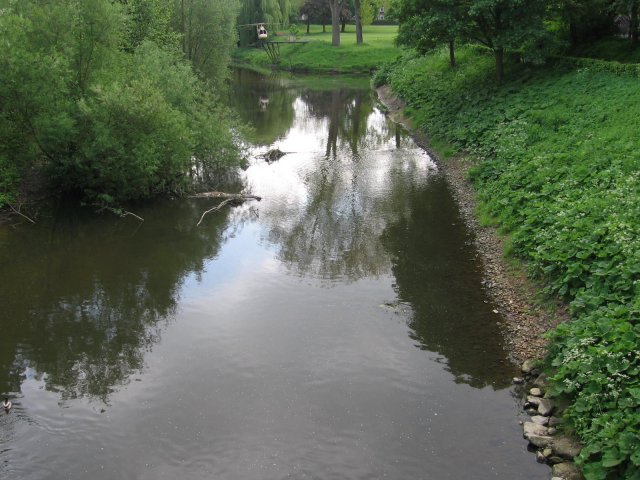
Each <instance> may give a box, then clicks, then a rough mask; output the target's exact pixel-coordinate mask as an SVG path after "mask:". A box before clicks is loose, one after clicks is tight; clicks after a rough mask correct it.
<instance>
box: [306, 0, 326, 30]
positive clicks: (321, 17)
mask: <svg viewBox="0 0 640 480" xmlns="http://www.w3.org/2000/svg"><path fill="white" fill-rule="evenodd" d="M300 13H301V14H303V15H306V18H307V20H306V23H307V33H309V25H310V23H311V21H312V20H313V21H314V22H318V23H321V24H322V31H323V32H324V31H326V29H325V26H326V24H327V21H328V20H330V19H331V10H330V9H329V2H328V0H306V1H305V2H304V3H303V4H302V7H300Z"/></svg>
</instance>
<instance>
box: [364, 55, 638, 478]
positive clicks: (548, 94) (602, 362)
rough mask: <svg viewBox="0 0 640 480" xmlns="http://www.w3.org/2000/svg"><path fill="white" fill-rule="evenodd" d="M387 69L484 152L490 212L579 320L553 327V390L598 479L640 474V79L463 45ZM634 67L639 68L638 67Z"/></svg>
mask: <svg viewBox="0 0 640 480" xmlns="http://www.w3.org/2000/svg"><path fill="white" fill-rule="evenodd" d="M458 61H459V65H460V66H459V68H458V69H456V70H451V69H450V68H449V67H448V57H447V54H446V52H440V53H437V54H434V55H431V56H429V57H418V56H416V55H414V54H410V53H409V54H406V55H405V56H404V57H403V58H402V59H401V60H399V61H397V62H396V63H395V64H393V65H390V66H387V67H385V68H383V69H381V71H380V73H379V74H378V76H377V77H376V78H375V79H374V81H375V82H376V83H378V84H380V83H384V82H388V83H389V84H390V85H391V87H392V89H393V90H394V91H395V92H396V93H398V94H399V95H400V96H402V97H403V98H404V99H405V100H406V102H407V105H408V113H409V114H411V115H412V116H413V118H414V120H415V121H416V124H417V125H418V126H419V127H420V128H422V129H423V130H424V131H426V132H428V133H429V134H430V135H431V136H433V137H434V138H436V139H438V140H439V141H441V142H446V143H447V144H450V145H452V146H453V147H454V148H455V149H457V150H458V151H461V152H466V153H467V154H468V155H469V156H470V157H471V158H473V159H475V161H476V167H475V168H474V170H473V172H472V177H473V179H474V181H475V183H476V185H477V188H478V191H479V195H480V198H481V201H482V202H483V203H484V208H486V209H487V212H488V213H489V214H490V215H491V216H492V217H495V218H496V219H498V221H499V222H500V225H501V226H502V228H503V229H504V230H505V231H506V232H508V233H509V235H510V237H511V239H512V248H513V252H514V254H515V255H517V256H519V257H520V258H522V259H523V260H524V261H525V263H526V265H527V266H528V269H529V270H530V273H531V274H532V275H533V276H535V277H537V278H541V279H542V280H543V282H544V284H545V285H547V290H548V292H549V293H550V294H553V295H557V296H559V297H561V298H563V299H564V300H565V301H566V302H567V303H568V304H569V305H570V313H571V317H572V321H570V322H568V323H565V324H562V325H561V326H559V327H558V328H557V329H556V330H555V331H554V332H552V333H551V334H550V336H551V340H552V342H551V346H550V349H549V356H548V362H549V365H550V366H552V367H553V368H552V371H553V372H554V375H553V378H552V385H553V388H552V393H553V394H555V395H563V396H568V397H569V398H570V402H571V403H570V407H569V408H568V409H567V411H566V416H567V417H568V419H569V420H570V421H571V426H572V427H573V428H574V429H575V432H576V433H577V435H578V436H579V438H580V439H581V440H582V442H583V444H584V446H585V448H584V449H583V451H582V453H581V455H580V457H579V458H578V462H579V463H580V464H581V465H582V468H583V472H584V474H585V476H586V477H587V478H588V479H614V478H616V479H617V478H625V479H638V478H640V380H639V378H640V322H639V320H640V148H639V147H640V145H639V139H638V131H640V88H639V87H640V80H639V79H638V77H637V75H633V74H628V73H625V72H620V69H616V68H615V65H613V68H612V69H611V71H608V67H607V64H606V62H600V63H599V64H598V65H595V64H594V66H592V67H591V66H589V65H586V66H585V65H582V66H580V67H578V68H572V67H570V66H569V63H568V62H564V63H561V62H559V63H557V64H555V65H551V66H545V67H538V68H533V67H528V66H525V65H522V64H520V65H517V66H512V67H511V69H512V70H511V71H509V72H508V73H507V78H508V79H507V81H505V82H504V83H503V84H502V85H500V86H497V85H496V84H495V82H494V80H493V59H492V58H491V57H490V56H486V55H483V54H482V53H481V52H479V51H478V50H472V49H462V50H461V51H460V52H459V56H458ZM630 71H633V70H630Z"/></svg>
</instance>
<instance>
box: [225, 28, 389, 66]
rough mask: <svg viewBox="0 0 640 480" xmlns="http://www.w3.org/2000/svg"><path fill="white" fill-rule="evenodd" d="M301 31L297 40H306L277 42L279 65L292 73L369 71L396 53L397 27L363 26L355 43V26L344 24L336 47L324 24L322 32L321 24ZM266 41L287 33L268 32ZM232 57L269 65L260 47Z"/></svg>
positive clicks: (285, 39)
mask: <svg viewBox="0 0 640 480" xmlns="http://www.w3.org/2000/svg"><path fill="white" fill-rule="evenodd" d="M302 32H303V33H301V34H300V35H298V38H297V40H298V41H306V42H307V43H305V44H300V43H299V44H291V45H288V44H286V43H284V44H282V45H280V61H279V62H278V67H279V68H281V69H285V70H290V71H295V72H327V73H329V72H331V73H369V72H371V71H372V70H375V69H377V68H378V67H379V66H380V65H381V64H382V63H384V62H387V61H391V60H394V59H395V58H396V57H397V56H398V55H399V54H400V50H399V49H398V47H396V46H395V43H394V40H395V37H396V35H397V32H398V27H397V26H389V25H369V26H365V27H364V28H363V38H364V44H363V45H357V44H356V33H355V26H354V25H347V28H346V32H344V33H341V35H340V47H333V46H331V27H330V26H327V29H326V32H323V31H322V26H321V25H311V29H310V32H309V34H306V29H304V30H302ZM269 40H270V41H277V42H280V41H282V42H287V40H288V35H286V33H285V32H282V35H271V36H270V39H269ZM234 60H235V62H236V63H240V64H249V65H251V66H255V67H266V66H269V65H270V64H271V61H270V60H269V57H268V56H267V54H266V53H265V52H264V50H262V49H260V48H241V49H238V50H237V51H236V52H235V54H234Z"/></svg>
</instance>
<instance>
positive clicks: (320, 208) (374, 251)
mask: <svg viewBox="0 0 640 480" xmlns="http://www.w3.org/2000/svg"><path fill="white" fill-rule="evenodd" d="M299 98H300V100H302V102H303V103H304V105H305V115H306V119H305V120H304V121H305V122H306V124H307V125H306V128H307V130H308V131H316V132H318V135H322V136H323V138H326V148H325V152H324V156H323V157H322V158H318V165H314V168H312V169H311V170H310V171H308V172H306V174H305V178H304V180H303V181H304V186H305V189H306V191H307V199H308V200H307V202H306V203H304V204H302V205H298V206H295V207H293V208H292V206H291V205H285V204H283V205H281V208H280V209H277V208H276V209H275V210H274V211H273V212H270V214H269V215H270V219H267V221H268V222H269V223H270V225H271V226H270V229H269V240H270V241H271V242H273V243H275V244H278V245H279V247H280V258H281V260H283V261H284V263H285V264H287V265H288V266H289V267H290V268H291V269H292V270H295V271H296V272H297V273H298V274H301V275H313V276H317V277H320V278H323V279H337V278H341V279H343V280H344V279H348V280H357V279H359V278H363V277H366V276H377V275H379V274H380V273H381V272H385V271H387V269H388V261H387V256H386V255H385V252H384V249H383V247H382V245H381V244H380V242H379V237H380V234H381V232H382V229H383V228H384V225H385V221H386V219H384V218H382V217H381V216H380V212H381V211H383V210H384V209H385V207H384V205H385V204H387V203H388V200H389V199H388V198H387V193H386V192H385V191H383V190H381V189H379V188H378V187H379V185H377V184H375V182H372V181H371V176H372V171H373V170H377V169H378V168H390V169H392V170H393V169H399V168H402V166H403V165H404V166H406V163H407V162H408V163H411V161H412V160H411V159H408V158H405V159H401V160H399V161H398V162H397V163H396V164H395V165H393V166H391V167H390V166H389V164H388V163H386V162H384V161H382V162H380V165H376V164H375V163H376V162H375V160H373V159H370V158H362V156H361V150H362V151H364V150H365V149H367V148H370V143H371V142H372V141H379V142H380V143H382V142H388V141H389V139H390V138H393V136H394V135H395V131H392V130H391V129H388V128H387V122H386V121H382V122H377V123H376V122H374V123H373V124H372V123H371V122H370V119H371V117H376V116H381V114H380V113H379V112H375V111H374V109H373V106H372V102H371V97H370V94H369V92H368V91H366V90H353V89H334V90H329V91H316V90H304V91H302V92H301V93H300V97H299ZM309 122H315V123H314V124H313V125H309ZM368 130H372V131H374V133H372V132H369V131H368ZM372 139H373V140H372ZM318 153H319V152H318ZM414 160H415V159H414ZM398 178H400V176H398ZM405 178H407V177H405ZM401 198H402V195H401V194H399V195H397V197H396V199H401Z"/></svg>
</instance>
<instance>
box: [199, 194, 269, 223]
mask: <svg viewBox="0 0 640 480" xmlns="http://www.w3.org/2000/svg"><path fill="white" fill-rule="evenodd" d="M191 196H192V197H193V198H226V200H223V201H222V202H220V203H219V204H218V205H216V206H215V207H213V208H210V209H209V210H207V211H206V212H204V213H203V214H202V216H201V217H200V221H199V222H198V224H197V226H198V227H199V226H200V224H201V223H202V220H204V216H205V215H206V214H207V213H211V212H216V211H218V210H220V209H221V208H222V207H224V206H225V205H227V204H235V205H241V204H242V203H244V202H246V201H247V200H258V201H260V200H262V197H258V196H257V195H247V194H244V193H224V192H204V193H198V194H196V195H191Z"/></svg>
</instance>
